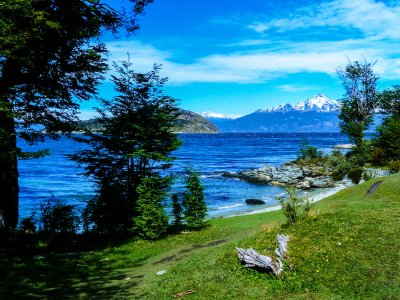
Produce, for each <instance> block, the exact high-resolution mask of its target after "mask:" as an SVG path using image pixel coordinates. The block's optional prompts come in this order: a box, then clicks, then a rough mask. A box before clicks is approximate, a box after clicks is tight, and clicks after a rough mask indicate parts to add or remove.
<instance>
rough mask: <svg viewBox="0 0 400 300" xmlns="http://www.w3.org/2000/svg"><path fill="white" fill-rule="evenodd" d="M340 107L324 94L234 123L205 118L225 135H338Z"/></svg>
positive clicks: (212, 115)
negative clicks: (322, 133) (286, 133)
mask: <svg viewBox="0 0 400 300" xmlns="http://www.w3.org/2000/svg"><path fill="white" fill-rule="evenodd" d="M339 112H340V103H339V102H338V101H337V100H332V99H329V98H328V97H327V96H326V95H324V94H319V95H316V96H315V97H313V98H310V99H307V100H305V101H301V102H299V103H297V104H296V105H291V104H289V103H286V104H282V105H278V106H275V107H272V108H268V109H259V110H256V111H255V112H253V113H251V114H248V115H245V116H243V117H240V118H236V119H232V118H227V117H224V115H221V114H216V113H211V112H207V113H203V114H202V115H203V116H204V117H205V118H206V119H208V120H210V121H211V122H213V123H214V124H215V125H216V126H217V127H218V128H219V130H220V131H221V132H338V131H340V128H339V118H338V114H339Z"/></svg>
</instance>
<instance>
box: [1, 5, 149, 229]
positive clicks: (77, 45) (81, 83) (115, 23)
mask: <svg viewBox="0 0 400 300" xmlns="http://www.w3.org/2000/svg"><path fill="white" fill-rule="evenodd" d="M130 2H131V10H130V12H128V10H116V9H114V8H112V7H110V6H109V5H108V4H107V1H101V0H68V1H65V0H1V1H0V28H1V31H0V229H6V230H7V229H9V228H13V227H15V225H16V223H17V219H18V167H17V155H19V153H20V149H18V148H17V145H16V138H17V136H19V137H21V138H24V139H25V140H27V141H28V142H29V143H36V142H38V141H40V140H42V139H43V138H44V136H45V135H48V136H50V137H53V138H56V137H57V133H58V132H60V131H61V132H68V131H70V130H71V129H72V126H71V124H73V123H74V122H73V121H75V120H76V113H77V110H78V108H79V103H80V101H82V100H88V99H89V98H91V97H92V96H93V95H94V94H96V93H97V89H96V86H97V84H98V83H99V82H100V81H101V80H102V79H103V74H104V73H105V72H106V70H107V69H108V66H107V63H106V56H105V55H106V53H107V49H106V47H105V45H104V44H103V43H102V42H101V35H102V32H104V31H112V32H116V31H117V29H118V28H120V27H121V26H124V27H125V28H126V29H127V30H128V31H134V30H136V29H138V26H137V23H136V17H137V15H138V14H140V13H141V12H142V11H143V8H144V7H145V5H147V4H148V3H151V2H152V0H130ZM127 3H128V2H127ZM37 125H39V126H37ZM43 129H45V130H43Z"/></svg>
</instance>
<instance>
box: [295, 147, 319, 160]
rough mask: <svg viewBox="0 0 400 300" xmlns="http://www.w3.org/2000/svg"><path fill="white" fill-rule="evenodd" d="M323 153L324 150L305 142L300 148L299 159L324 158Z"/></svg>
mask: <svg viewBox="0 0 400 300" xmlns="http://www.w3.org/2000/svg"><path fill="white" fill-rule="evenodd" d="M322 154H323V153H322V151H320V150H318V148H316V147H313V146H310V145H307V144H303V148H301V149H300V150H299V155H298V158H297V159H305V160H307V159H317V158H322Z"/></svg>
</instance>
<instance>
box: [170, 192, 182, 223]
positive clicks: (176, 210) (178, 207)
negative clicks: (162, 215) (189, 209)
mask: <svg viewBox="0 0 400 300" xmlns="http://www.w3.org/2000/svg"><path fill="white" fill-rule="evenodd" d="M171 200H172V215H173V216H174V225H175V226H176V227H179V226H181V225H182V204H181V202H180V199H179V195H178V194H173V195H172V196H171Z"/></svg>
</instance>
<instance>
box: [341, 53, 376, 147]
mask: <svg viewBox="0 0 400 300" xmlns="http://www.w3.org/2000/svg"><path fill="white" fill-rule="evenodd" d="M373 66H374V64H373V63H368V62H364V63H360V62H358V61H355V62H353V63H349V64H348V65H347V66H346V67H344V68H343V69H339V70H338V71H337V74H338V76H339V78H340V79H341V80H342V84H343V87H344V90H345V95H344V98H343V99H341V104H342V107H341V112H340V114H339V118H340V119H341V120H342V122H341V123H340V127H341V130H342V132H343V133H345V134H347V135H348V136H349V138H350V139H351V140H352V141H353V142H354V143H355V144H356V151H362V149H363V142H364V132H365V130H366V129H368V127H369V126H370V125H371V124H372V122H373V116H374V114H375V108H376V106H377V101H378V97H377V94H378V93H377V88H376V85H377V81H378V79H379V77H378V76H377V75H376V74H375V73H374V71H373Z"/></svg>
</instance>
